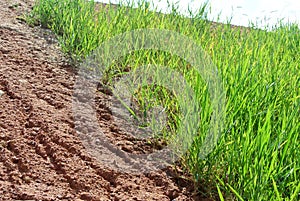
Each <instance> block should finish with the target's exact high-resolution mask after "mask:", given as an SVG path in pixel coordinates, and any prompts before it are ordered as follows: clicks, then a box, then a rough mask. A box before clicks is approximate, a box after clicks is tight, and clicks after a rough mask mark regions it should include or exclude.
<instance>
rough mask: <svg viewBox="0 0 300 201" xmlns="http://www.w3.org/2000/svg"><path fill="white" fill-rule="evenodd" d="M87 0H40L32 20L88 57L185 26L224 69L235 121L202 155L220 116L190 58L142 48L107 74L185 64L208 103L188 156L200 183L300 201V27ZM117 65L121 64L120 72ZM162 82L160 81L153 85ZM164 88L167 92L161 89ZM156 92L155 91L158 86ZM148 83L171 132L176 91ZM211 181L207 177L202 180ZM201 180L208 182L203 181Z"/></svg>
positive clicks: (253, 196)
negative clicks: (265, 26)
mask: <svg viewBox="0 0 300 201" xmlns="http://www.w3.org/2000/svg"><path fill="white" fill-rule="evenodd" d="M95 6H96V4H95V3H93V2H88V1H84V0H38V1H37V3H36V6H35V7H34V9H33V12H32V13H31V21H34V22H35V23H38V24H41V25H42V26H44V27H48V28H50V29H51V30H53V32H55V33H56V34H57V36H58V38H59V41H60V44H61V45H62V48H63V50H64V51H65V52H66V53H68V54H69V55H71V56H72V57H73V58H79V59H83V58H84V57H86V56H87V55H88V54H89V53H90V52H91V51H92V50H94V49H96V48H97V47H98V46H99V45H100V44H101V43H102V42H103V41H105V40H107V39H109V38H111V37H113V36H115V35H117V34H121V33H123V32H126V31H130V30H134V29H141V28H158V29H168V30H173V31H177V32H179V33H181V34H184V35H186V36H188V37H190V38H191V39H192V40H194V41H195V42H196V43H198V44H199V45H200V46H201V47H202V48H203V49H204V50H205V51H206V52H207V53H208V54H209V55H210V56H211V58H212V60H213V62H214V63H215V65H216V66H217V67H218V69H219V71H220V72H221V75H222V79H223V84H224V86H225V91H226V98H227V99H226V124H225V128H224V130H223V133H222V136H221V138H220V139H219V142H218V145H217V146H216V147H215V149H214V151H213V152H212V153H210V154H209V155H208V157H207V158H206V159H200V158H199V149H200V148H201V145H202V142H203V139H204V136H205V134H206V133H207V129H208V124H209V119H210V115H211V108H210V101H209V95H208V91H207V87H206V85H205V83H204V82H203V80H202V79H201V76H199V75H197V74H195V72H194V71H193V70H192V68H193V67H192V66H191V65H190V64H188V63H187V62H186V61H184V59H181V58H178V57H176V56H174V55H170V54H168V53H166V52H159V51H151V50H143V51H137V52H135V53H132V54H130V55H127V56H124V57H123V58H120V59H119V60H118V61H116V62H115V64H114V65H113V67H112V69H115V71H113V72H114V73H112V74H111V75H110V76H109V78H108V79H110V78H112V77H113V76H116V74H118V73H119V74H122V73H124V72H125V71H126V68H128V67H129V68H130V69H134V68H135V67H137V66H140V65H145V64H149V63H150V64H157V65H163V66H168V67H170V68H172V69H176V70H177V71H179V72H180V73H182V74H183V76H184V77H185V78H186V80H187V82H188V83H189V84H190V86H191V87H192V88H193V89H194V91H195V94H196V97H197V101H198V102H197V104H199V105H200V107H201V113H200V114H199V116H200V122H199V126H200V127H199V135H198V136H199V137H197V138H196V139H195V141H194V145H193V147H191V148H190V149H189V152H188V153H187V155H186V156H185V157H184V158H183V159H182V164H183V167H185V168H186V170H188V171H189V172H190V173H191V174H192V175H193V178H194V181H195V183H196V184H200V183H202V184H201V186H202V189H203V187H205V188H206V192H205V193H207V194H208V195H209V194H211V195H218V196H219V197H220V199H221V200H222V199H225V200H226V199H227V200H232V199H234V200H255V201H257V200H295V201H297V200H300V136H299V133H300V121H299V119H300V115H299V113H300V51H299V50H300V29H299V27H298V26H297V25H292V24H291V25H279V26H278V27H277V28H276V29H275V30H273V31H270V32H267V31H264V30H258V29H245V28H239V27H235V28H234V27H232V26H230V25H228V24H227V25H213V24H212V23H210V22H209V21H208V20H207V19H206V18H205V17H204V16H205V9H204V8H202V9H200V10H199V13H198V15H195V16H193V18H192V19H187V18H183V17H182V16H180V15H178V14H177V11H176V7H174V9H173V13H171V14H170V15H163V14H158V13H155V12H151V11H149V10H148V8H147V4H145V3H143V2H141V3H140V6H139V8H136V9H132V8H131V7H132V6H130V5H129V6H126V7H116V6H109V5H108V6H106V7H102V6H98V7H97V9H96V10H97V12H95ZM116 69H118V70H116ZM152 87H153V86H152ZM158 89H159V90H158ZM151 91H155V90H151ZM157 91H158V92H156V93H154V94H153V93H150V92H149V91H148V92H147V89H142V90H141V91H140V93H135V94H134V96H135V98H136V99H137V101H138V102H139V104H140V105H141V106H145V104H144V102H143V101H145V100H146V99H151V97H153V96H155V94H156V96H157V97H163V98H162V99H161V100H156V103H157V102H160V103H162V104H163V105H164V107H166V108H167V111H168V116H169V119H170V121H169V122H170V124H169V128H170V129H171V130H172V129H173V130H176V128H177V126H178V124H180V122H179V121H180V114H178V111H179V110H180V109H179V108H178V107H179V106H178V105H177V103H176V101H174V100H173V98H169V99H168V97H169V92H168V91H166V90H165V91H164V90H163V89H161V88H157ZM203 181H204V182H205V183H204V184H203ZM199 186H200V185H199Z"/></svg>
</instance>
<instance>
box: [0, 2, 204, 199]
mask: <svg viewBox="0 0 300 201" xmlns="http://www.w3.org/2000/svg"><path fill="white" fill-rule="evenodd" d="M32 4H33V2H32V1H31V0H29V1H26V0H9V1H6V0H1V1H0V90H1V91H0V94H1V96H0V200H160V201H162V200H204V199H200V198H199V197H197V196H194V193H193V190H192V188H191V186H192V183H189V182H186V181H184V180H183V179H179V177H178V175H176V174H174V171H173V170H172V168H171V167H170V168H166V170H164V171H159V172H153V173H151V174H146V175H144V174H140V175H137V174H133V175H131V174H125V173H118V172H115V171H113V170H110V169H108V168H105V164H101V163H100V162H98V161H97V160H96V159H95V158H93V157H92V156H90V155H89V154H88V153H87V151H86V149H85V148H84V146H83V145H82V143H81V141H80V139H79V137H78V136H77V134H76V131H75V129H74V123H73V117H72V110H71V109H72V108H71V103H72V92H73V85H74V79H75V75H76V71H75V70H74V68H72V67H71V66H70V65H69V64H68V62H67V60H66V59H65V58H64V56H63V55H62V54H61V53H60V50H59V47H58V44H57V42H56V40H55V38H54V37H53V35H51V33H50V32H49V31H48V30H44V29H41V28H39V27H34V28H32V27H29V26H28V25H27V24H25V23H24V22H22V21H21V20H18V18H17V16H20V15H22V14H23V13H24V12H28V11H29V10H30V8H31V6H32ZM104 110H105V109H99V112H101V111H102V112H105V111H104ZM107 114H108V115H109V113H107ZM102 116H103V118H100V120H99V121H100V124H101V125H103V126H108V127H109V126H110V123H109V121H108V119H111V118H107V115H102ZM100 117H101V115H100ZM107 130H108V132H111V135H110V136H111V137H113V136H116V137H118V140H117V141H118V142H122V138H120V135H119V134H114V133H113V132H114V129H107ZM124 140H125V141H126V140H127V141H128V139H124ZM119 144H120V143H119ZM121 144H122V143H121ZM124 144H126V143H124ZM134 147H135V146H131V147H130V146H129V147H127V149H129V151H130V149H132V151H134ZM140 147H143V146H140Z"/></svg>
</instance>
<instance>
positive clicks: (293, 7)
mask: <svg viewBox="0 0 300 201" xmlns="http://www.w3.org/2000/svg"><path fill="white" fill-rule="evenodd" d="M96 1H99V2H104V3H109V2H111V3H118V2H119V1H120V0H96ZM126 1H128V0H126ZM129 1H130V2H137V1H138V0H129ZM147 1H149V2H152V3H153V4H151V5H152V6H153V5H154V7H157V9H158V10H159V11H161V12H164V13H168V10H167V7H168V6H167V5H168V2H170V3H177V5H178V7H179V9H180V13H181V14H183V15H186V14H187V11H188V6H189V7H190V8H191V9H192V11H196V10H197V9H199V7H201V5H202V4H203V3H205V2H206V1H207V0H147ZM208 3H209V4H208V5H209V6H210V10H211V13H210V14H209V19H210V20H213V21H219V22H226V21H228V19H231V24H235V25H242V26H248V25H249V21H251V22H253V23H254V24H256V25H257V27H259V28H263V27H265V26H266V25H270V26H273V25H275V24H276V23H277V22H278V20H282V21H283V22H285V23H287V22H295V23H297V24H299V25H300V0H223V1H222V0H208ZM220 13H221V15H220V16H219V19H218V15H219V14H220ZM231 17H232V18H231Z"/></svg>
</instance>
